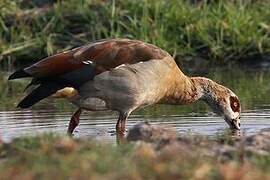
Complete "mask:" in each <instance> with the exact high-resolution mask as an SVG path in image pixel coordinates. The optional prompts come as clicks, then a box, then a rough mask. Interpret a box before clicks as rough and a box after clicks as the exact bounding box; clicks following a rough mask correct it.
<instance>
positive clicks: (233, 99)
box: [230, 96, 240, 112]
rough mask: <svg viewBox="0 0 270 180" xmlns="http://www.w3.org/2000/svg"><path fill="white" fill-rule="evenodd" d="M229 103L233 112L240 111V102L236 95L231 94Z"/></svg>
mask: <svg viewBox="0 0 270 180" xmlns="http://www.w3.org/2000/svg"><path fill="white" fill-rule="evenodd" d="M230 105H231V108H232V110H233V112H239V111H240V103H239V100H238V99H237V97H235V96H231V97H230Z"/></svg>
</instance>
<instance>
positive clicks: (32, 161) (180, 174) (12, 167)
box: [0, 135, 270, 179]
mask: <svg viewBox="0 0 270 180" xmlns="http://www.w3.org/2000/svg"><path fill="white" fill-rule="evenodd" d="M190 141H192V139H190ZM209 142H210V141H209ZM209 142H207V141H206V140H205V141H204V143H206V144H207V143H208V144H209ZM239 152H240V150H239ZM237 154H238V155H237ZM239 154H240V155H241V153H236V155H235V156H233V157H232V159H227V160H224V159H222V158H221V156H213V155H212V156H211V154H209V156H205V155H202V154H200V152H199V151H193V150H192V151H187V150H186V149H185V148H183V149H182V150H181V148H174V146H172V147H170V148H164V149H163V150H161V151H156V150H155V149H154V148H153V147H152V146H151V145H150V144H147V143H142V142H141V143H137V144H123V145H118V146H116V145H112V144H104V143H103V144H102V143H98V142H96V141H93V140H89V139H84V140H83V139H80V140H74V139H72V138H69V137H60V136H56V135H42V136H38V137H32V138H30V137H29V138H20V139H16V140H14V141H13V142H12V143H10V144H3V143H2V144H1V145H0V176H1V179H52V178H53V179H267V178H269V176H270V174H269V160H270V156H269V155H268V156H265V155H264V156H251V157H250V158H248V159H245V160H244V161H243V159H241V158H239V157H240V156H239Z"/></svg>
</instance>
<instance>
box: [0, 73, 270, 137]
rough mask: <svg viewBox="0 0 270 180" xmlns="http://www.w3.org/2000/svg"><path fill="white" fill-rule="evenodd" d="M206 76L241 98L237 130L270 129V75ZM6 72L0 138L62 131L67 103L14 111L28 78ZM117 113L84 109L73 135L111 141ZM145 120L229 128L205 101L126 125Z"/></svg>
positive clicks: (140, 115) (185, 129)
mask: <svg viewBox="0 0 270 180" xmlns="http://www.w3.org/2000/svg"><path fill="white" fill-rule="evenodd" d="M205 75H206V76H208V77H210V78H212V79H215V80H217V81H218V82H222V84H225V85H226V86H228V87H230V88H231V89H233V90H234V91H235V92H236V93H237V94H238V96H239V97H240V100H241V103H242V108H243V113H242V118H241V126H242V130H241V134H245V135H250V134H254V133H256V132H258V131H259V130H261V129H263V128H267V127H270V97H269V95H270V73H269V72H250V71H245V72H242V71H241V72H239V71H238V72H233V73H230V74H227V71H224V72H223V71H218V73H217V72H216V71H213V72H209V73H207V74H205ZM6 77H7V74H6V73H3V74H2V75H1V79H0V84H1V88H0V92H1V96H0V99H1V104H0V138H1V139H3V140H4V141H10V140H12V139H13V138H15V137H20V136H24V135H27V136H28V135H30V136H32V135H36V134H39V133H43V132H55V133H60V134H65V133H66V130H67V126H68V122H69V119H70V117H71V115H72V113H73V112H74V111H75V110H76V108H75V107H73V106H71V105H69V103H66V102H65V101H59V100H53V99H49V100H47V101H44V102H41V103H39V104H38V105H36V106H34V107H33V108H32V109H29V110H18V109H16V108H15V106H16V103H17V102H18V101H19V99H20V98H21V97H23V95H24V94H25V93H23V87H24V86H25V85H26V81H21V80H19V81H14V82H11V83H7V82H6ZM116 120H117V114H116V113H112V112H105V113H93V112H86V111H85V112H84V113H83V114H82V116H81V121H80V125H79V126H78V127H77V128H76V130H75V137H94V138H97V139H102V140H106V141H114V140H115V134H114V127H115V124H116ZM143 121H149V122H151V123H153V124H162V125H163V126H166V127H174V128H176V129H177V132H179V133H185V134H186V133H191V134H203V135H208V136H213V135H217V134H224V133H226V132H228V127H227V125H226V124H225V121H224V120H223V119H222V118H220V117H218V116H216V115H214V114H213V113H211V111H210V110H209V109H208V108H207V106H206V105H205V104H203V103H196V104H193V105H188V106H164V105H159V106H154V107H150V108H146V109H144V110H141V111H137V112H135V113H133V114H132V115H131V116H130V118H129V119H128V123H127V128H130V127H131V126H133V125H134V124H136V123H138V122H143Z"/></svg>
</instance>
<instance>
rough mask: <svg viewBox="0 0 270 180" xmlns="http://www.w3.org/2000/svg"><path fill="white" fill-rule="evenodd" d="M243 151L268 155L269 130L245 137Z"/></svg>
mask: <svg viewBox="0 0 270 180" xmlns="http://www.w3.org/2000/svg"><path fill="white" fill-rule="evenodd" d="M244 144H245V149H246V150H248V151H251V152H253V153H257V154H261V155H267V154H269V153H270V128H267V129H263V130H261V131H260V132H259V133H257V134H255V135H252V136H249V137H247V139H246V140H245V143H244Z"/></svg>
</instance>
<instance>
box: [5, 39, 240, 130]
mask: <svg viewBox="0 0 270 180" xmlns="http://www.w3.org/2000/svg"><path fill="white" fill-rule="evenodd" d="M24 77H32V78H33V79H32V81H31V83H30V85H37V87H36V88H35V89H34V90H33V91H32V92H31V93H30V94H28V95H27V96H26V97H25V98H24V99H23V100H22V101H21V102H20V103H19V104H18V107H20V108H28V107H30V106H32V105H33V104H35V103H37V102H38V101H40V100H42V99H44V98H46V97H48V96H50V95H53V97H62V98H66V99H68V100H69V101H70V102H72V103H74V104H75V105H77V106H78V110H77V111H76V112H75V113H74V115H73V116H72V118H71V120H70V123H69V127H68V132H69V133H72V132H73V130H74V129H75V127H76V126H77V125H78V124H79V118H80V114H81V111H82V109H84V110H89V111H104V110H113V111H118V112H119V118H118V121H117V124H116V132H117V133H120V134H123V133H125V124H126V120H127V118H128V116H129V115H130V113H131V112H132V111H134V110H136V109H139V108H142V107H145V106H148V105H152V104H175V105H181V104H189V103H192V102H195V101H197V100H203V101H205V102H206V103H207V104H208V105H209V106H210V107H211V109H212V110H213V111H214V112H215V113H217V114H218V115H220V116H222V117H224V119H225V121H226V122H227V123H228V124H229V126H230V127H231V128H233V129H240V112H241V107H240V103H239V100H238V98H237V96H236V95H235V94H234V93H233V92H232V91H231V90H230V89H228V88H226V87H224V86H222V85H220V84H218V83H216V82H214V81H212V80H210V79H207V78H203V77H188V76H186V75H185V74H184V73H183V72H182V71H181V70H180V69H179V67H178V66H177V64H176V63H175V61H174V59H173V58H172V56H170V54H168V53H167V52H166V51H164V50H162V49H160V48H158V47H156V46H154V45H152V44H148V43H145V42H142V41H138V40H129V39H110V40H101V41H97V42H93V43H90V44H87V45H85V46H82V47H78V48H75V49H71V50H69V51H66V52H62V53H59V54H56V55H53V56H50V57H47V58H45V59H43V60H41V61H39V62H37V63H35V64H33V65H31V66H29V67H26V68H23V69H20V70H18V71H16V72H15V73H13V74H12V75H10V76H9V79H16V78H24Z"/></svg>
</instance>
